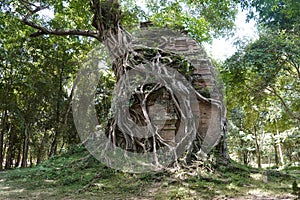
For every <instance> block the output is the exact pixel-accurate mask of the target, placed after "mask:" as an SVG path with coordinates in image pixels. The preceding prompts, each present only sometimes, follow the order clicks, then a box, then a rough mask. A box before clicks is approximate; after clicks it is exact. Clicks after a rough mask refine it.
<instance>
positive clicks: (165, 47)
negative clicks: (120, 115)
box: [119, 27, 225, 152]
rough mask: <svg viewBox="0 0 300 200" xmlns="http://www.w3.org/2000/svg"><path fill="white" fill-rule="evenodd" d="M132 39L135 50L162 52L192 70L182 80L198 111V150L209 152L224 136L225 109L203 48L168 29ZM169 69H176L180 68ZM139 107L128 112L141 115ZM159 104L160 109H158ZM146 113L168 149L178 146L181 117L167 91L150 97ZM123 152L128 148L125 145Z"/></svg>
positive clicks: (149, 29) (148, 31)
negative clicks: (193, 94)
mask: <svg viewBox="0 0 300 200" xmlns="http://www.w3.org/2000/svg"><path fill="white" fill-rule="evenodd" d="M133 38H134V39H133V41H132V46H133V48H134V49H140V48H143V49H147V48H149V49H158V50H160V51H161V52H165V53H170V54H172V55H176V56H180V57H183V58H184V59H185V60H186V61H187V62H188V63H189V64H190V65H191V66H192V71H190V72H189V74H188V75H185V76H186V77H187V79H188V81H189V82H190V83H191V84H192V86H193V87H194V89H195V90H196V91H197V95H196V96H197V100H198V103H199V109H200V110H199V112H200V116H199V126H198V131H197V138H198V139H200V140H201V142H202V144H201V147H200V146H199V147H198V150H199V149H200V148H201V149H202V150H203V151H206V152H208V151H209V150H210V149H211V148H212V147H213V146H215V145H216V144H218V142H219V140H220V138H221V135H222V134H223V126H224V121H225V107H224V104H223V95H222V92H221V89H220V88H221V87H220V86H219V83H218V81H217V78H216V71H215V67H214V66H213V64H212V63H211V61H210V59H209V57H208V56H207V54H206V52H205V51H204V49H203V47H201V46H200V45H199V44H198V43H197V42H196V41H195V40H193V39H191V38H190V37H188V36H186V35H184V34H182V33H178V32H174V31H172V30H169V29H156V28H152V27H146V28H143V29H142V30H141V31H140V32H138V33H136V34H134V37H133ZM170 67H172V68H176V69H177V68H178V69H179V67H180V66H176V65H174V66H170ZM178 71H179V72H180V70H178ZM138 104H139V103H138V102H137V103H135V104H134V105H132V107H131V109H132V110H134V111H136V112H139V113H142V112H141V109H140V108H139V105H138ZM158 104H159V105H162V106H157V105H158ZM147 110H148V112H149V114H150V116H151V118H152V120H153V122H154V123H155V124H156V125H158V126H160V131H159V134H160V136H161V137H162V138H163V140H165V141H166V143H168V144H171V145H174V144H175V143H176V142H178V141H176V134H178V126H179V125H178V123H180V120H179V118H180V116H179V115H178V113H177V114H176V106H175V105H174V103H172V101H171V97H170V93H168V92H167V90H161V91H156V94H153V95H152V96H150V97H149V100H148V101H147ZM141 142H143V141H141ZM119 146H122V145H119ZM126 148H127V149H130V148H131V147H130V145H128V144H127V145H126ZM132 149H134V148H132Z"/></svg>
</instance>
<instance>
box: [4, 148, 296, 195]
mask: <svg viewBox="0 0 300 200" xmlns="http://www.w3.org/2000/svg"><path fill="white" fill-rule="evenodd" d="M204 166H205V163H202V162H195V163H194V164H193V165H191V166H188V167H187V166H186V167H182V168H177V169H176V170H174V169H172V170H171V169H170V170H166V171H163V172H157V173H150V172H149V173H142V174H130V173H123V172H120V171H118V170H114V169H111V168H108V167H106V166H105V165H103V164H101V163H100V162H99V161H97V160H96V159H95V158H93V157H92V156H90V155H89V153H88V152H87V151H86V150H85V148H84V147H82V146H77V147H74V148H73V149H71V150H69V151H68V152H66V153H63V154H61V155H59V156H55V157H52V158H51V159H49V160H48V161H45V162H43V163H42V164H40V165H38V166H35V167H32V168H23V169H13V170H8V171H4V172H0V199H19V198H24V199H225V198H228V199H235V198H236V199H239V198H240V199H243V198H246V197H247V196H250V197H253V199H266V198H267V197H273V199H276V198H277V199H281V198H286V199H296V197H297V194H295V193H294V194H293V190H292V184H293V183H294V182H297V181H298V182H299V178H300V177H299V169H298V168H295V167H293V168H292V169H291V170H289V169H284V170H282V171H277V170H268V171H266V170H260V169H256V168H250V167H246V166H243V165H240V164H238V163H235V162H234V161H232V162H231V164H230V165H229V166H227V167H218V168H215V169H209V170H208V169H207V168H205V167H204ZM266 174H267V175H266ZM265 176H267V178H266V177H265Z"/></svg>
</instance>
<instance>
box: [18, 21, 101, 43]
mask: <svg viewBox="0 0 300 200" xmlns="http://www.w3.org/2000/svg"><path fill="white" fill-rule="evenodd" d="M22 21H23V22H24V23H25V24H26V25H28V26H31V27H33V28H35V29H38V31H37V32H35V33H32V34H31V35H30V37H38V36H40V35H46V34H48V35H58V36H65V35H78V36H87V37H93V38H96V39H98V37H97V32H96V31H91V30H77V29H75V30H59V29H55V30H52V29H47V28H45V27H42V26H39V25H37V24H36V23H34V22H31V21H28V20H27V19H25V18H24V19H23V20H22Z"/></svg>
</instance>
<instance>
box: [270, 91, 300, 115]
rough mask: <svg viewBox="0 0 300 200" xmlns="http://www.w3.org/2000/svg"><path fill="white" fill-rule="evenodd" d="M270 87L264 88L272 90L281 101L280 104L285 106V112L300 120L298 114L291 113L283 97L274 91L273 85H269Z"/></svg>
mask: <svg viewBox="0 0 300 200" xmlns="http://www.w3.org/2000/svg"><path fill="white" fill-rule="evenodd" d="M269 87H270V88H271V89H270V88H266V90H268V91H270V92H272V93H273V94H274V95H275V96H276V97H277V98H278V99H279V100H280V102H281V104H282V105H283V107H284V108H285V110H286V112H287V113H288V114H289V115H290V116H291V117H292V118H294V119H297V120H300V116H298V115H296V114H295V113H293V112H292V111H291V110H290V108H289V107H288V106H287V105H286V103H285V101H284V99H283V98H282V97H281V96H280V95H279V94H278V93H277V92H276V90H275V88H274V87H271V86H269Z"/></svg>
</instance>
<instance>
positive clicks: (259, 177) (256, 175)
mask: <svg viewBox="0 0 300 200" xmlns="http://www.w3.org/2000/svg"><path fill="white" fill-rule="evenodd" d="M250 177H251V178H253V179H254V180H256V181H261V180H262V179H263V176H262V174H250Z"/></svg>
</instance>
